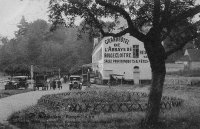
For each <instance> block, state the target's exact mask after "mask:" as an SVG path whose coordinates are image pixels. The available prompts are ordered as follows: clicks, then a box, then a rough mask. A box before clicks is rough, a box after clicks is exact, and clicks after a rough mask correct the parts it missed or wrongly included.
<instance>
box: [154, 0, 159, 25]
mask: <svg viewBox="0 0 200 129" xmlns="http://www.w3.org/2000/svg"><path fill="white" fill-rule="evenodd" d="M159 23H160V0H154V8H153V27H156V28H157V27H158V26H159Z"/></svg>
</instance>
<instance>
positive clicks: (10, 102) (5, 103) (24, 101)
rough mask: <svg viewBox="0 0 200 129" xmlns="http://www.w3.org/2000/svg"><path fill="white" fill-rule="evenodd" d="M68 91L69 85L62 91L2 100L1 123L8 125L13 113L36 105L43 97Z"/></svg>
mask: <svg viewBox="0 0 200 129" xmlns="http://www.w3.org/2000/svg"><path fill="white" fill-rule="evenodd" d="M68 89H69V88H68V85H67V84H64V85H63V89H62V90H58V89H56V90H48V91H32V92H27V93H22V94H17V95H13V96H10V97H6V98H2V99H0V123H7V119H8V117H9V116H10V115H11V114H12V113H14V112H16V111H20V110H23V109H25V108H26V107H28V106H31V105H35V104H36V103H37V101H38V99H39V98H40V97H42V95H46V94H54V93H61V92H66V91H68Z"/></svg>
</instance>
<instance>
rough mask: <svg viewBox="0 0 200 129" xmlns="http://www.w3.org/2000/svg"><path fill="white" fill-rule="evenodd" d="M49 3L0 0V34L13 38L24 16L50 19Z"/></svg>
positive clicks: (29, 18) (37, 0)
mask: <svg viewBox="0 0 200 129" xmlns="http://www.w3.org/2000/svg"><path fill="white" fill-rule="evenodd" d="M196 1H197V3H200V0H196ZM48 3H49V0H0V19H1V20H0V36H4V37H8V38H9V39H10V38H13V37H14V32H15V31H17V30H18V28H17V24H18V23H19V22H20V20H21V18H22V16H24V17H25V19H26V20H27V21H28V22H32V21H34V20H37V19H43V20H46V21H48V13H47V11H48Z"/></svg>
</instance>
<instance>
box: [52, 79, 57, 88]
mask: <svg viewBox="0 0 200 129" xmlns="http://www.w3.org/2000/svg"><path fill="white" fill-rule="evenodd" d="M55 89H56V80H55V79H53V90H55Z"/></svg>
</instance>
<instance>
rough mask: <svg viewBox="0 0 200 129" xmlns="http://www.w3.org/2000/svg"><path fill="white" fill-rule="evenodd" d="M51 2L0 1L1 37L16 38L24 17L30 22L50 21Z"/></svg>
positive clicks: (37, 0) (45, 0)
mask: <svg viewBox="0 0 200 129" xmlns="http://www.w3.org/2000/svg"><path fill="white" fill-rule="evenodd" d="M48 1H49V0H0V18H1V20H0V36H6V37H8V38H13V37H14V31H17V29H18V28H17V24H18V23H19V22H20V20H21V18H22V16H24V17H25V19H26V20H27V21H28V22H32V21H34V20H37V19H44V20H46V21H47V20H48V14H47V11H48Z"/></svg>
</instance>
